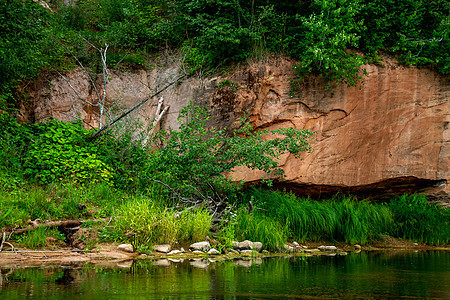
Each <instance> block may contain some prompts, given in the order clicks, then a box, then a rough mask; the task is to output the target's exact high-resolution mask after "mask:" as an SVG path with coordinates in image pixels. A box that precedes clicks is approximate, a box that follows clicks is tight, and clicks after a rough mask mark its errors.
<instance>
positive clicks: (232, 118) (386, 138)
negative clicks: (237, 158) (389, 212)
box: [31, 57, 450, 202]
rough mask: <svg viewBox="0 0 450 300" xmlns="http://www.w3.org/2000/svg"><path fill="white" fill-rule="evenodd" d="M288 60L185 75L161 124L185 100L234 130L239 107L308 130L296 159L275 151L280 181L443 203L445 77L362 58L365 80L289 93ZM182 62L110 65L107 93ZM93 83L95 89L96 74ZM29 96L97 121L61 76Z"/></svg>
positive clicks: (120, 94) (84, 85) (250, 177)
mask: <svg viewBox="0 0 450 300" xmlns="http://www.w3.org/2000/svg"><path fill="white" fill-rule="evenodd" d="M293 63H294V61H292V60H290V59H286V58H280V57H270V58H267V59H266V60H265V61H262V62H255V63H252V64H251V65H245V64H244V65H241V66H239V67H236V68H234V71H231V72H230V73H228V74H227V75H226V76H222V77H220V76H219V77H214V78H198V77H196V76H193V77H190V78H188V79H185V80H183V82H182V83H181V84H177V85H174V86H173V87H171V88H169V89H168V90H166V91H165V92H164V93H162V96H163V97H164V100H165V101H164V104H165V105H168V106H170V108H169V111H168V115H167V116H166V117H165V119H164V121H163V122H162V124H161V126H162V128H168V127H169V126H170V127H172V128H177V126H178V122H177V120H176V118H177V116H178V114H179V112H180V110H181V108H182V107H184V106H185V105H187V104H188V103H189V102H190V101H191V100H195V101H197V102H198V103H203V104H209V106H210V107H211V113H212V124H211V125H216V126H226V127H227V128H235V127H236V126H237V124H238V122H236V120H237V118H239V117H242V116H244V114H245V115H247V116H249V117H250V120H251V122H252V124H253V125H254V126H255V128H257V129H262V128H265V129H266V128H268V129H275V128H279V127H290V126H293V127H296V128H300V129H309V130H312V131H314V132H315V135H314V140H313V141H312V147H313V148H314V151H313V152H312V153H311V154H304V155H302V157H301V159H296V158H294V157H292V156H289V155H285V156H283V157H282V158H281V159H280V163H281V165H282V167H283V169H284V171H285V173H286V175H287V177H286V181H284V182H279V183H278V187H279V188H288V189H290V190H294V191H296V192H297V193H305V194H313V195H314V194H320V193H321V194H324V193H325V194H327V193H334V192H337V191H344V192H350V193H353V194H357V195H361V196H369V195H370V196H381V197H390V196H392V195H395V194H402V193H404V192H415V191H419V192H426V193H429V194H433V195H434V196H436V198H440V199H441V200H444V201H445V200H446V201H449V193H450V188H449V184H448V179H449V165H450V130H449V122H450V107H449V101H450V78H449V76H442V75H439V74H437V73H436V72H434V71H431V70H429V69H425V68H424V69H417V68H415V67H401V66H397V65H396V64H395V62H393V61H392V60H389V59H387V60H385V61H384V62H383V63H384V65H383V66H376V65H366V66H364V68H365V70H366V71H367V73H368V75H367V77H365V82H364V85H363V86H361V87H350V88H349V87H346V86H338V87H331V88H330V89H326V85H327V82H325V81H324V80H323V79H322V78H318V77H317V78H316V77H311V78H308V79H307V80H305V81H304V82H303V83H301V84H300V86H299V89H298V90H296V91H293V90H292V86H291V80H292V79H293V78H294V76H293V70H292V65H293ZM179 70H180V67H179V66H178V65H177V61H176V59H173V60H169V61H167V62H165V63H164V64H159V65H158V67H155V68H153V69H152V70H140V71H135V72H118V71H111V72H110V73H111V74H110V78H111V80H110V83H109V85H108V88H107V95H108V99H109V101H110V103H114V105H116V106H117V107H119V109H121V110H123V109H126V108H128V107H131V106H133V105H134V104H136V103H138V102H139V101H141V100H142V99H145V97H148V95H150V94H151V93H152V92H154V91H155V90H157V89H159V88H161V87H162V86H164V84H166V83H168V82H170V81H171V80H173V79H174V78H176V76H177V75H178V73H179ZM66 76H67V77H68V78H70V81H71V83H72V85H73V86H74V87H75V88H76V89H77V90H78V91H79V93H80V96H81V97H84V98H86V99H89V101H94V102H95V101H96V95H95V92H94V90H93V89H92V87H90V86H89V81H88V78H87V76H86V75H85V74H83V72H81V71H80V70H74V71H72V72H70V73H69V74H66ZM225 80H227V81H225ZM224 82H226V83H230V82H231V84H221V83H224ZM96 83H97V85H98V88H97V89H101V81H100V80H97V81H96ZM31 94H32V96H33V100H34V111H33V114H34V119H36V120H37V121H39V120H44V119H47V118H49V117H56V118H58V119H62V120H73V119H74V117H75V116H77V115H81V118H82V119H83V120H84V121H85V122H87V123H90V124H92V125H93V126H97V125H98V123H96V120H95V118H94V117H93V109H92V108H91V107H89V106H88V105H86V104H84V103H82V102H80V101H79V100H78V99H77V97H76V95H75V93H74V92H73V90H72V89H71V88H70V87H69V86H68V85H67V83H66V82H64V80H63V79H62V78H54V79H53V80H51V81H50V82H49V83H47V84H43V85H42V86H40V87H39V88H38V89H36V91H35V92H33V93H31ZM156 102H157V99H155V100H154V101H150V102H148V103H147V104H145V105H144V106H143V107H142V109H141V110H139V111H138V112H136V113H135V114H134V117H135V118H139V119H140V120H142V121H143V122H144V124H147V125H148V124H150V123H151V118H152V116H153V114H154V111H155V109H156ZM111 105H112V104H111ZM262 175H264V174H262V173H261V172H259V171H252V170H249V169H246V168H238V169H236V170H235V172H234V173H233V174H232V176H233V178H234V179H236V180H241V179H243V180H246V181H247V182H249V183H252V182H258V181H259V180H260V179H261V176H262ZM449 202H450V201H449Z"/></svg>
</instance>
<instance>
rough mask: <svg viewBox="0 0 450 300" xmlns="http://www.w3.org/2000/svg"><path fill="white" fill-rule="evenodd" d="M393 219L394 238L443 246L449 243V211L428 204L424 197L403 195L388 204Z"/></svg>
mask: <svg viewBox="0 0 450 300" xmlns="http://www.w3.org/2000/svg"><path fill="white" fill-rule="evenodd" d="M389 208H390V209H391V210H392V212H393V214H394V219H395V226H393V227H392V229H391V231H390V232H391V234H392V235H394V236H398V237H402V238H406V239H410V240H413V241H416V242H419V243H427V244H434V245H445V244H448V242H449V241H450V211H449V210H448V209H444V208H441V207H438V206H437V205H436V204H429V203H428V202H427V199H426V197H425V196H424V195H417V194H414V195H403V196H400V197H396V198H394V199H392V200H391V202H390V203H389Z"/></svg>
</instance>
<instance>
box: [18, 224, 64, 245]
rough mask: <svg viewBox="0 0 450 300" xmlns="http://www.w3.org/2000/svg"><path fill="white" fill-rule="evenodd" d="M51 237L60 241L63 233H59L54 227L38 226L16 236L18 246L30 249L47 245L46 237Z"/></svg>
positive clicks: (62, 238) (62, 239)
mask: <svg viewBox="0 0 450 300" xmlns="http://www.w3.org/2000/svg"><path fill="white" fill-rule="evenodd" d="M48 237H53V238H56V239H58V240H60V241H64V239H65V236H64V234H62V233H60V232H59V231H58V229H56V228H45V227H39V228H37V229H36V230H33V231H30V232H27V233H23V234H21V235H20V236H18V237H17V238H16V241H17V243H19V245H20V246H24V247H27V248H30V249H42V248H43V247H45V246H46V245H47V238H48Z"/></svg>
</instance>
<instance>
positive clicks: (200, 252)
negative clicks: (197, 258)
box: [192, 250, 205, 254]
mask: <svg viewBox="0 0 450 300" xmlns="http://www.w3.org/2000/svg"><path fill="white" fill-rule="evenodd" d="M192 254H205V252H203V251H199V250H194V251H192Z"/></svg>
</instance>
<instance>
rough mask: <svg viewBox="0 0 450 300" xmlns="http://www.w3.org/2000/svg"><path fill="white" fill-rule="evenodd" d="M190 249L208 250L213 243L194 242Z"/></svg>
mask: <svg viewBox="0 0 450 300" xmlns="http://www.w3.org/2000/svg"><path fill="white" fill-rule="evenodd" d="M189 249H191V250H194V251H195V250H197V251H203V252H206V251H208V250H209V249H211V245H210V244H209V242H198V243H194V244H192V245H190V246H189Z"/></svg>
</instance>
